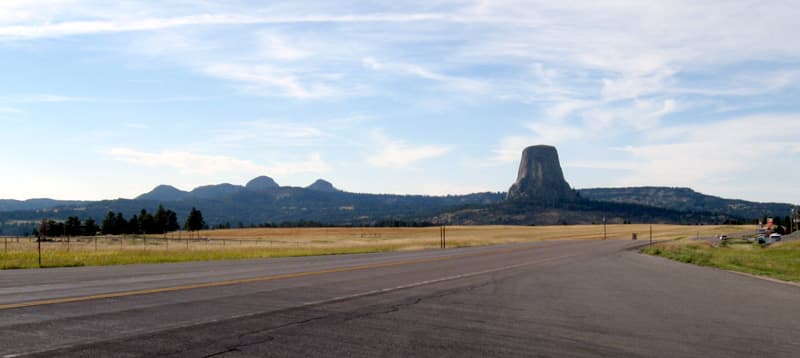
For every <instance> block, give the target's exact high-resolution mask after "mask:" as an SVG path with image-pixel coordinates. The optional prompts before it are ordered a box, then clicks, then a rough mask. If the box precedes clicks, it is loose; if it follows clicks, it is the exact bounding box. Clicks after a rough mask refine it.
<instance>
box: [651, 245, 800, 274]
mask: <svg viewBox="0 0 800 358" xmlns="http://www.w3.org/2000/svg"><path fill="white" fill-rule="evenodd" d="M642 252H644V253H647V254H651V255H656V256H661V257H665V258H669V259H672V260H676V261H680V262H685V263H691V264H695V265H700V266H710V267H716V268H720V269H724V270H731V271H739V272H745V273H750V274H755V275H761V276H769V277H773V278H777V279H779V280H784V281H793V282H800V241H792V242H780V243H776V244H773V245H770V246H767V247H761V246H760V245H758V244H753V243H749V242H746V241H731V242H730V243H728V244H725V245H721V246H714V245H711V244H710V243H708V242H704V241H689V240H679V241H673V242H666V243H660V244H658V245H656V246H654V247H652V248H645V249H643V250H642Z"/></svg>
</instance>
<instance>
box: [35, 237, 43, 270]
mask: <svg viewBox="0 0 800 358" xmlns="http://www.w3.org/2000/svg"><path fill="white" fill-rule="evenodd" d="M36 246H37V248H38V251H39V268H42V238H41V237H39V238H37V239H36Z"/></svg>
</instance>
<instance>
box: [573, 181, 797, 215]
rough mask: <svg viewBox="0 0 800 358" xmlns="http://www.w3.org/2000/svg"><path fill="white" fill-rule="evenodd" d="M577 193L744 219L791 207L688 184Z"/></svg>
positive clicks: (786, 211)
mask: <svg viewBox="0 0 800 358" xmlns="http://www.w3.org/2000/svg"><path fill="white" fill-rule="evenodd" d="M578 193H579V194H580V195H581V197H583V198H584V199H589V200H595V201H609V202H615V203H628V204H639V205H646V206H652V207H658V208H665V209H670V210H675V211H694V212H710V213H721V214H726V215H731V216H736V217H740V218H745V219H755V218H759V217H763V216H772V215H779V216H786V215H789V210H790V209H791V208H792V206H791V205H790V204H781V203H756V202H751V201H745V200H735V199H724V198H720V197H716V196H711V195H705V194H701V193H698V192H696V191H694V190H692V189H689V188H669V187H633V188H597V189H581V190H579V191H578Z"/></svg>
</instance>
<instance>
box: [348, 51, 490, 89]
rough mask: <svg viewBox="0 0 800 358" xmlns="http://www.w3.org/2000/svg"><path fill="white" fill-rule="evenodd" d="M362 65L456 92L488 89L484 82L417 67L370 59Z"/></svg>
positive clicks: (365, 59)
mask: <svg viewBox="0 0 800 358" xmlns="http://www.w3.org/2000/svg"><path fill="white" fill-rule="evenodd" d="M362 63H363V64H364V66H365V67H367V68H368V69H371V70H373V71H389V72H394V73H400V74H404V75H410V76H415V77H419V78H422V79H426V80H431V81H436V82H440V83H442V84H443V85H444V86H445V87H447V88H449V89H452V90H456V91H462V92H474V93H480V92H485V91H486V90H487V89H488V85H487V84H486V83H485V82H482V81H478V80H475V79H471V78H465V77H457V76H449V75H445V74H441V73H438V72H434V71H431V70H429V69H427V68H424V67H422V66H419V65H414V64H407V63H387V62H381V61H379V60H377V59H375V58H372V57H365V58H364V59H362Z"/></svg>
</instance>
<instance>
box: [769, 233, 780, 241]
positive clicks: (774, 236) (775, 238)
mask: <svg viewBox="0 0 800 358" xmlns="http://www.w3.org/2000/svg"><path fill="white" fill-rule="evenodd" d="M782 238H783V236H781V234H778V233H775V234H772V235H770V236H769V242H770V243H773V242H776V241H781V239H782Z"/></svg>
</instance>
